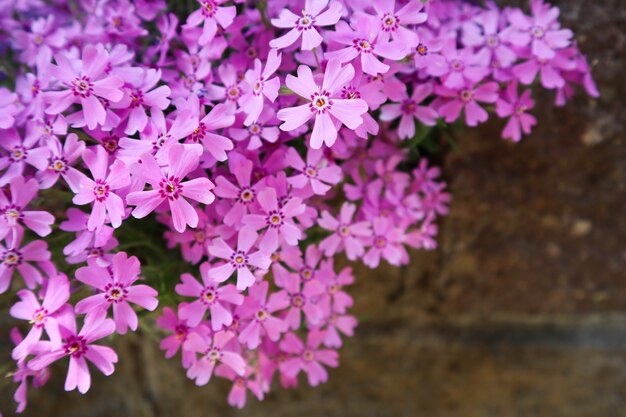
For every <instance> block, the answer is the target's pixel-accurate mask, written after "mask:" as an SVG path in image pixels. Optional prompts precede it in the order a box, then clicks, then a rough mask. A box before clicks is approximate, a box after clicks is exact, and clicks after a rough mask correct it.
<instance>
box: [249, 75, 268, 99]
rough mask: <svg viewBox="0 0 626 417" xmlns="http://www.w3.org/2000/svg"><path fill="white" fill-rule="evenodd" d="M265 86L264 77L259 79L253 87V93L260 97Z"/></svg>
mask: <svg viewBox="0 0 626 417" xmlns="http://www.w3.org/2000/svg"><path fill="white" fill-rule="evenodd" d="M264 86H265V81H263V77H261V78H259V79H258V80H257V81H256V83H254V86H253V87H252V93H253V94H254V95H255V96H260V95H261V92H263V87H264Z"/></svg>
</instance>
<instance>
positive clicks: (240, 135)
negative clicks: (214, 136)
mask: <svg viewBox="0 0 626 417" xmlns="http://www.w3.org/2000/svg"><path fill="white" fill-rule="evenodd" d="M276 124H277V121H276V117H275V114H274V110H272V109H271V108H269V107H266V108H264V109H263V111H262V112H261V114H260V115H259V117H258V119H257V120H256V122H253V123H252V124H250V126H248V127H247V128H245V129H243V128H239V127H232V128H230V129H229V130H228V133H229V134H230V136H231V137H232V138H233V139H234V140H236V141H238V142H241V141H245V140H246V139H248V146H247V147H246V149H247V150H249V151H254V150H256V149H259V148H260V147H261V146H263V141H262V140H261V139H263V140H265V141H266V142H268V143H276V141H277V140H278V137H279V136H280V129H279V128H278V126H276Z"/></svg>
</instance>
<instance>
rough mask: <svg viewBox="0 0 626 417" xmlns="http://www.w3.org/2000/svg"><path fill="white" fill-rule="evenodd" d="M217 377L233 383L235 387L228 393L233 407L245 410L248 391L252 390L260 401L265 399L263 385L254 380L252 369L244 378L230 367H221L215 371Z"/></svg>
mask: <svg viewBox="0 0 626 417" xmlns="http://www.w3.org/2000/svg"><path fill="white" fill-rule="evenodd" d="M215 375H218V376H220V377H222V378H226V379H230V380H231V381H233V386H232V388H231V389H230V392H229V393H228V404H230V405H231V406H233V407H237V408H239V409H241V408H243V407H244V406H245V405H246V391H247V390H250V391H251V392H252V394H254V396H255V397H256V398H257V399H258V400H259V401H261V400H262V399H263V390H262V389H261V384H260V383H259V381H257V380H255V379H252V378H253V377H254V374H253V373H252V371H251V370H250V368H247V369H246V373H245V374H244V376H239V375H238V374H237V373H236V372H235V371H233V370H232V369H231V368H230V367H229V366H225V365H219V366H218V367H217V368H216V369H215ZM257 379H258V378H257Z"/></svg>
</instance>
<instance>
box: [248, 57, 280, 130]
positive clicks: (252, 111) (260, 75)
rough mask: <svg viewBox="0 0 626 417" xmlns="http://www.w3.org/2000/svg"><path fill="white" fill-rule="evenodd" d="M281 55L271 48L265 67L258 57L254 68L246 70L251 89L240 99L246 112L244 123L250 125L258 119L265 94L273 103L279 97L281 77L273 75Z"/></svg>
mask: <svg viewBox="0 0 626 417" xmlns="http://www.w3.org/2000/svg"><path fill="white" fill-rule="evenodd" d="M281 57H282V55H280V54H278V53H277V52H276V50H275V49H271V50H270V51H269V53H268V54H267V60H266V61H265V68H263V69H261V68H262V66H263V64H261V61H260V60H259V59H258V58H257V59H255V60H254V68H253V69H249V70H248V71H246V75H245V80H246V82H247V83H248V88H249V89H248V92H247V93H246V94H244V95H243V96H242V97H241V99H240V104H243V106H242V109H243V111H244V112H245V113H246V119H245V120H244V122H243V124H244V125H246V126H250V125H251V124H252V123H255V122H256V121H257V120H258V118H259V115H260V114H261V111H263V102H264V99H263V96H265V97H267V99H268V100H269V101H270V102H272V103H273V102H274V101H275V100H276V97H278V90H279V89H280V79H279V78H278V77H273V78H271V77H272V75H273V74H274V73H275V72H276V70H277V69H278V67H279V66H280V62H281Z"/></svg>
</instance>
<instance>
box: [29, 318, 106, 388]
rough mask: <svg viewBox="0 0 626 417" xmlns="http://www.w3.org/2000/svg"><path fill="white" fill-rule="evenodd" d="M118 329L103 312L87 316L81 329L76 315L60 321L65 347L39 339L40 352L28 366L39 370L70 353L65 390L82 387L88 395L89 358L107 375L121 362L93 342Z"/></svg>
mask: <svg viewBox="0 0 626 417" xmlns="http://www.w3.org/2000/svg"><path fill="white" fill-rule="evenodd" d="M114 330H115V324H114V323H113V320H111V319H107V318H105V316H104V315H103V314H102V315H99V314H92V315H88V316H87V317H85V322H84V324H83V327H82V329H81V330H80V332H77V331H76V319H75V317H74V315H73V314H72V315H70V316H69V318H68V319H67V320H64V321H63V323H59V332H60V334H61V339H62V343H61V346H59V347H56V348H55V347H53V346H52V343H51V342H48V341H41V342H39V343H38V345H40V347H39V349H40V353H39V354H38V355H37V356H36V357H35V358H34V359H32V360H30V361H29V362H28V367H29V368H31V369H33V370H35V371H37V370H40V369H43V368H45V367H47V366H48V365H50V364H51V363H52V362H56V361H58V360H59V359H62V358H64V357H66V356H69V358H70V365H69V368H68V371H67V377H66V379H65V390H66V391H72V390H74V389H76V388H78V391H79V392H80V393H81V394H84V393H86V392H87V391H88V390H89V387H90V386H91V375H90V374H89V368H88V367H87V360H89V361H90V362H91V363H93V364H94V365H95V366H96V367H97V368H98V369H99V370H100V371H101V372H102V373H103V374H105V375H111V374H112V373H113V371H114V369H115V368H114V365H113V364H115V363H116V362H117V354H116V353H115V351H114V350H113V349H111V348H110V347H108V346H102V345H96V344H93V342H95V341H97V340H100V339H102V338H104V337H107V336H109V335H110V334H111V333H113V331H114Z"/></svg>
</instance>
